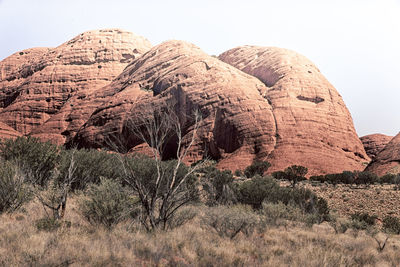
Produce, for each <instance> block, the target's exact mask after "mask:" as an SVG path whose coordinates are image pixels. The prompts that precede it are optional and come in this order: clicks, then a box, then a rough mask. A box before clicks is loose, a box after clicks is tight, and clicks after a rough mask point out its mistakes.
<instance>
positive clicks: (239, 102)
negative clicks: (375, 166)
mask: <svg viewBox="0 0 400 267" xmlns="http://www.w3.org/2000/svg"><path fill="white" fill-rule="evenodd" d="M0 71H1V72H0V78H1V80H0V108H1V109H0V121H2V122H4V123H5V124H7V125H8V126H10V127H12V128H10V127H8V126H4V127H3V126H2V125H1V124H0V129H4V131H8V132H9V134H10V135H19V133H18V132H21V133H22V134H24V135H27V134H29V135H32V136H35V137H39V138H41V139H42V140H50V141H52V142H54V143H57V144H66V145H67V146H80V147H94V148H101V147H105V146H112V143H113V144H118V145H121V146H124V148H125V149H126V151H147V152H148V150H149V148H148V147H147V146H146V145H144V144H143V143H142V142H141V141H140V140H139V139H138V138H135V136H134V135H133V134H132V131H131V128H130V123H131V122H136V121H140V118H142V117H146V116H149V115H151V114H152V113H153V111H154V110H160V109H163V108H167V107H169V108H171V106H173V108H174V109H175V111H177V112H178V114H180V120H181V122H182V123H183V125H184V127H183V134H184V143H183V144H184V145H185V144H186V143H187V142H188V140H189V138H190V136H192V133H193V120H191V119H190V118H191V116H192V112H193V111H194V110H195V109H198V110H200V112H201V114H202V116H203V121H202V122H201V126H200V128H199V131H198V132H197V134H196V136H195V142H194V145H193V146H192V148H191V151H190V153H189V157H188V163H190V162H194V161H197V160H200V159H202V158H204V157H209V158H212V159H215V160H217V161H218V166H219V167H221V168H227V169H231V170H236V169H243V168H245V167H246V166H248V165H249V164H251V162H252V161H254V160H256V159H257V160H268V161H270V162H271V163H272V166H273V167H272V168H271V171H274V170H280V169H283V168H285V167H287V166H289V165H292V164H298V165H304V166H306V167H308V168H309V170H310V172H309V174H310V175H313V174H324V173H333V172H341V171H343V170H362V169H363V168H364V165H363V164H365V162H368V161H369V158H368V156H367V155H366V153H365V151H364V148H363V146H362V144H361V141H360V140H359V138H358V137H357V135H356V132H355V130H354V126H353V123H352V119H351V116H350V113H349V112H348V110H347V108H346V106H345V104H344V103H343V100H342V98H341V96H340V95H339V94H338V92H337V91H336V90H335V88H334V87H333V86H332V85H331V84H330V83H329V82H328V81H327V80H326V79H325V78H324V77H323V75H322V74H321V73H320V71H319V70H318V69H317V68H316V67H315V66H314V64H313V63H312V62H310V61H309V60H308V59H306V58H305V57H303V56H301V55H299V54H297V53H295V52H293V51H290V50H286V49H280V48H267V47H253V46H245V47H239V48H235V49H232V50H229V51H227V52H225V53H223V54H222V55H220V57H219V59H218V58H215V57H211V56H209V55H207V54H206V53H204V52H203V51H201V50H200V49H199V48H198V47H196V46H195V45H193V44H190V43H187V42H183V41H168V42H164V43H162V44H160V45H158V46H155V47H153V48H151V46H150V44H149V42H148V41H147V40H146V39H144V38H143V37H139V36H136V35H133V34H131V33H127V32H123V31H120V30H100V31H92V32H87V33H84V34H81V35H79V36H77V37H76V38H74V39H72V40H71V41H69V42H67V43H65V44H63V45H61V46H59V47H57V48H34V49H29V50H25V51H22V52H19V53H16V54H14V55H12V56H10V57H8V58H7V59H5V60H3V61H1V62H0ZM13 129H15V130H17V131H15V132H12V131H13ZM176 149H177V148H176V143H175V142H174V141H171V142H170V143H169V144H168V149H167V151H168V152H167V153H166V154H165V155H163V157H164V158H166V159H167V158H170V157H173V155H174V151H176Z"/></svg>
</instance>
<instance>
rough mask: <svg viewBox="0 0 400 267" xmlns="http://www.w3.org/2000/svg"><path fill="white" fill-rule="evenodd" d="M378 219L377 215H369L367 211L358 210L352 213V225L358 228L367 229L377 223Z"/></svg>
mask: <svg viewBox="0 0 400 267" xmlns="http://www.w3.org/2000/svg"><path fill="white" fill-rule="evenodd" d="M376 219H377V216H376V215H369V214H368V213H366V212H362V213H359V212H357V213H354V214H352V215H351V221H352V223H351V227H352V228H354V229H356V230H367V229H369V228H371V227H373V226H374V225H375V222H376Z"/></svg>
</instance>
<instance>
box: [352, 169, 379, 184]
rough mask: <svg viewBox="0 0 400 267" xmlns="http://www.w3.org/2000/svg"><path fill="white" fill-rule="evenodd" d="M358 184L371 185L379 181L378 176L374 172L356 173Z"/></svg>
mask: <svg viewBox="0 0 400 267" xmlns="http://www.w3.org/2000/svg"><path fill="white" fill-rule="evenodd" d="M355 176H356V178H355V182H356V184H365V185H370V184H373V183H375V182H377V181H378V176H377V175H376V174H374V173H371V172H367V171H363V172H356V173H355Z"/></svg>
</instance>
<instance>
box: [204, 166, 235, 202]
mask: <svg viewBox="0 0 400 267" xmlns="http://www.w3.org/2000/svg"><path fill="white" fill-rule="evenodd" d="M232 182H233V175H232V173H231V171H229V170H224V171H220V170H218V169H217V168H215V167H213V168H210V169H209V170H208V171H207V172H206V173H205V179H204V183H203V189H204V190H205V192H206V193H207V204H208V205H217V204H230V203H233V202H235V196H234V193H233V191H232V189H231V186H232Z"/></svg>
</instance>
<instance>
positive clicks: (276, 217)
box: [259, 202, 304, 226]
mask: <svg viewBox="0 0 400 267" xmlns="http://www.w3.org/2000/svg"><path fill="white" fill-rule="evenodd" d="M259 212H260V214H261V215H263V219H264V221H265V223H266V224H267V225H275V226H276V225H279V221H280V220H282V219H284V220H291V221H304V220H303V217H304V212H302V211H301V210H300V208H299V207H296V206H293V205H285V204H283V203H282V202H278V203H271V202H263V204H262V209H261V210H260V211H259Z"/></svg>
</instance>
